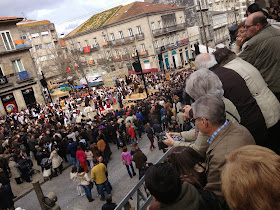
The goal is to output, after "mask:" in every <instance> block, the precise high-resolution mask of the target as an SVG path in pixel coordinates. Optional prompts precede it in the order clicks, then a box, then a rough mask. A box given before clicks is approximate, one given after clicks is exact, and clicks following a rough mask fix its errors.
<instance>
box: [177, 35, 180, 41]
mask: <svg viewBox="0 0 280 210" xmlns="http://www.w3.org/2000/svg"><path fill="white" fill-rule="evenodd" d="M180 40H181V39H180V35H179V34H177V41H178V42H179V41H180Z"/></svg>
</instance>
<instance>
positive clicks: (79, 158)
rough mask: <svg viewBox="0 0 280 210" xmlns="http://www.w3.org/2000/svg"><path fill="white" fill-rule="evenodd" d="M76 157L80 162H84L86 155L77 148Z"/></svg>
mask: <svg viewBox="0 0 280 210" xmlns="http://www.w3.org/2000/svg"><path fill="white" fill-rule="evenodd" d="M76 158H77V159H78V160H79V161H80V162H85V161H86V159H87V156H86V154H85V152H84V151H83V150H77V152H76Z"/></svg>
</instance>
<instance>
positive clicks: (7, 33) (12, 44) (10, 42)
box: [6, 31, 15, 49]
mask: <svg viewBox="0 0 280 210" xmlns="http://www.w3.org/2000/svg"><path fill="white" fill-rule="evenodd" d="M6 35H7V37H8V40H9V44H10V47H11V48H12V49H15V46H14V43H13V40H12V37H11V35H10V32H8V31H7V32H6Z"/></svg>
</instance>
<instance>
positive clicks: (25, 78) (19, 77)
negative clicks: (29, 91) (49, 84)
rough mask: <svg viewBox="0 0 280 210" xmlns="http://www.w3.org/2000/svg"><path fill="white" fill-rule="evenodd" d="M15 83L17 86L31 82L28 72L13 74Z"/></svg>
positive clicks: (31, 78)
mask: <svg viewBox="0 0 280 210" xmlns="http://www.w3.org/2000/svg"><path fill="white" fill-rule="evenodd" d="M15 78H16V82H17V83H18V84H20V83H23V82H29V81H33V77H32V76H31V75H29V73H28V71H21V72H16V73H15Z"/></svg>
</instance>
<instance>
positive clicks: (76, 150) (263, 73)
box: [0, 8, 280, 210]
mask: <svg viewBox="0 0 280 210" xmlns="http://www.w3.org/2000/svg"><path fill="white" fill-rule="evenodd" d="M248 9H249V8H248ZM250 11H251V10H250ZM275 11H277V8H276V10H275ZM277 14H279V12H278V13H277ZM248 15H249V16H248V18H247V19H246V21H245V22H244V23H242V24H240V25H239V29H238V34H237V41H236V45H235V46H234V47H233V49H232V51H231V49H227V48H223V49H217V50H216V51H215V52H214V53H213V54H200V55H197V56H196V59H195V68H196V71H194V72H193V71H172V72H170V74H171V77H170V78H167V77H166V74H163V73H162V72H160V73H148V74H146V75H145V80H146V83H147V88H148V89H149V90H151V89H152V90H154V91H153V93H150V94H148V96H147V98H145V99H141V100H134V101H133V100H131V101H133V102H134V103H133V104H129V105H127V104H126V103H125V102H127V100H126V99H129V98H130V96H131V95H132V94H134V93H143V92H144V87H143V86H142V85H141V79H142V78H141V77H140V76H139V75H129V76H126V77H125V78H118V79H117V80H116V86H115V87H111V88H105V87H102V88H99V89H96V90H92V89H89V88H83V89H77V90H73V91H72V92H71V93H70V96H69V97H68V98H65V99H63V100H61V101H60V102H59V103H50V104H47V105H39V104H37V105H35V106H33V107H30V108H28V109H27V110H23V111H21V112H20V113H11V114H9V115H7V116H6V117H2V118H1V121H0V123H1V126H0V139H1V144H0V154H1V155H0V194H1V196H0V201H1V202H0V203H1V205H2V206H0V208H1V209H2V208H10V207H12V206H13V200H12V199H13V198H14V197H15V196H14V195H13V192H12V188H11V185H10V179H15V182H16V184H21V183H22V182H23V181H26V182H31V181H32V180H31V176H32V174H33V173H35V172H34V170H32V164H33V162H32V160H35V161H36V163H37V164H38V166H41V170H42V172H43V174H44V171H47V170H49V171H50V174H48V175H46V176H59V174H61V173H63V165H64V163H63V162H68V163H69V164H70V165H72V170H71V173H70V178H71V179H73V181H74V183H75V184H76V185H77V191H78V195H83V194H85V195H86V197H87V199H88V201H89V202H92V201H93V200H94V199H93V198H92V193H91V189H92V188H93V186H94V185H96V186H97V192H98V193H99V194H100V200H101V201H105V199H106V202H107V203H106V204H105V205H104V206H105V207H104V208H103V209H113V208H115V206H116V205H115V204H114V203H112V195H111V191H112V185H111V183H110V181H109V179H108V169H107V164H108V163H109V161H110V157H111V154H112V150H111V146H112V144H116V145H117V148H118V149H120V148H121V150H122V154H121V157H120V161H121V162H122V164H123V165H124V166H125V167H126V169H127V172H128V175H129V177H130V178H133V177H134V176H135V175H136V170H135V169H134V164H135V168H136V169H138V174H139V179H140V178H141V177H142V176H144V175H145V184H146V188H147V190H148V192H149V193H150V194H151V195H152V196H153V198H154V200H155V202H154V203H153V204H152V205H150V206H149V207H148V209H175V208H177V209H210V208H209V207H211V209H259V210H261V209H268V210H270V209H271V210H272V209H275V210H276V209H279V208H280V199H279V198H280V194H279V190H278V188H279V186H278V184H277V183H280V182H279V181H280V173H279V172H280V158H279V156H278V155H279V154H280V143H279V138H280V136H279V132H278V130H279V129H280V121H279V120H280V103H279V100H280V82H279V81H280V72H279V69H280V61H279V58H280V48H279V47H278V45H279V44H278V43H280V31H279V30H278V29H276V28H275V27H273V26H271V25H270V24H269V23H268V21H267V17H266V16H265V14H264V12H263V11H260V10H256V11H254V12H252V11H251V12H249V13H248ZM240 43H241V44H240ZM241 46H242V47H241ZM236 47H237V48H236ZM236 49H238V50H236ZM233 51H234V52H233ZM114 104H115V105H114ZM113 106H115V107H118V108H115V109H114V108H113ZM93 112H94V113H95V115H92V113H93ZM143 135H147V137H148V138H147V139H148V140H149V141H147V144H149V145H150V150H151V151H153V150H154V149H160V150H162V151H163V152H166V151H167V149H168V148H167V147H173V150H172V151H171V153H170V155H169V156H168V158H167V159H166V161H165V163H161V164H157V165H152V164H148V163H147V156H146V155H145V154H144V153H143V151H141V149H140V148H139V146H138V142H139V141H140V140H141V139H142V137H143ZM182 139H183V141H182ZM155 142H157V144H156V143H155ZM130 145H131V151H128V147H129V146H130ZM49 162H51V168H47V167H46V165H45V164H47V163H49ZM89 172H90V173H89ZM83 191H84V193H83ZM104 191H106V195H105V193H104ZM2 195H3V196H2ZM3 199H6V200H5V202H2V200H3Z"/></svg>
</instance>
